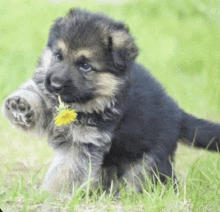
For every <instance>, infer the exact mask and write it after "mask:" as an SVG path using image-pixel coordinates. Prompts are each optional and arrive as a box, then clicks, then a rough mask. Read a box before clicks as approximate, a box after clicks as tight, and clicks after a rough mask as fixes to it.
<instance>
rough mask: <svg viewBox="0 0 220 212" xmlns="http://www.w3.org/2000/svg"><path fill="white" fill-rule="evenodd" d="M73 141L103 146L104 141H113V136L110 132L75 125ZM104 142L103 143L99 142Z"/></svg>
mask: <svg viewBox="0 0 220 212" xmlns="http://www.w3.org/2000/svg"><path fill="white" fill-rule="evenodd" d="M72 133H73V134H72V136H73V141H74V142H77V143H92V144H94V145H96V146H102V145H103V143H102V142H103V141H105V143H108V142H110V141H111V135H110V133H108V132H102V133H101V132H100V131H99V130H98V129H97V128H96V127H90V126H86V125H85V126H83V125H75V126H74V127H73V131H72ZM100 140H102V142H99V141H100Z"/></svg>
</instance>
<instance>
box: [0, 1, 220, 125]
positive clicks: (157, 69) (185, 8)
mask: <svg viewBox="0 0 220 212" xmlns="http://www.w3.org/2000/svg"><path fill="white" fill-rule="evenodd" d="M105 2H106V1H104V0H103V1H101V0H99V1H87V0H86V1H77V0H76V1H60V2H59V3H58V2H53V1H41V0H40V1H37V0H36V1H35V0H32V1H31V0H12V1H5V0H3V1H1V3H0V4H1V7H0V23H1V29H0V36H1V39H0V70H1V72H0V76H1V77H0V89H1V96H0V102H2V100H3V99H4V98H5V97H6V96H7V95H8V94H9V93H10V92H12V91H13V90H14V89H16V88H17V87H18V86H19V85H20V84H21V83H22V82H24V81H25V80H26V79H27V78H29V77H31V76H32V75H33V71H34V68H35V67H36V65H37V61H38V58H39V56H40V54H41V51H42V49H43V47H44V45H45V43H46V41H47V37H48V30H49V28H50V26H51V24H52V23H53V20H55V19H56V18H57V17H59V16H63V15H65V14H66V13H67V11H68V10H69V8H70V7H80V8H87V9H89V10H92V11H98V12H103V13H107V14H108V15H110V16H111V17H113V18H115V19H119V20H121V21H124V22H126V23H127V24H128V25H129V27H130V30H131V33H132V34H133V36H134V37H135V40H136V43H137V45H138V47H139V48H140V54H139V56H138V59H137V61H138V62H140V63H141V64H143V65H144V66H145V67H147V68H148V69H149V70H150V71H151V73H152V74H153V75H154V76H155V77H156V78H157V79H158V80H159V81H160V82H161V83H162V84H163V86H164V88H165V89H166V91H167V92H168V93H169V94H170V95H171V96H173V98H174V99H175V100H176V101H177V102H178V103H179V105H180V106H181V107H182V108H183V109H185V110H186V111H187V112H190V113H193V114H195V115H197V116H200V117H204V118H209V119H214V120H216V121H218V120H219V117H220V98H219V97H220V86H219V76H220V70H219V65H220V39H219V38H220V31H219V29H220V1H219V0H193V1H192V0H182V1H180V0H179V1H177V0H166V1H163V0H157V1H156V0H136V1H122V2H121V3H120V1H117V2H118V3H117V4H116V3H109V2H111V1H107V2H108V3H105ZM113 2H116V1H113Z"/></svg>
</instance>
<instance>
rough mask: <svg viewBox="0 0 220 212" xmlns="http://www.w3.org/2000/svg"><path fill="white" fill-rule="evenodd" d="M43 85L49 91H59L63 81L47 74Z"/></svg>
mask: <svg viewBox="0 0 220 212" xmlns="http://www.w3.org/2000/svg"><path fill="white" fill-rule="evenodd" d="M45 85H46V88H47V89H48V90H49V91H50V92H55V93H60V92H61V91H62V89H63V87H64V82H63V80H61V79H59V78H57V77H51V76H48V77H47V79H46V82H45Z"/></svg>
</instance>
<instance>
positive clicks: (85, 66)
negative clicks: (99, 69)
mask: <svg viewBox="0 0 220 212" xmlns="http://www.w3.org/2000/svg"><path fill="white" fill-rule="evenodd" d="M80 69H81V70H83V71H91V70H92V66H91V65H90V64H89V63H87V62H84V63H82V64H81V65H80Z"/></svg>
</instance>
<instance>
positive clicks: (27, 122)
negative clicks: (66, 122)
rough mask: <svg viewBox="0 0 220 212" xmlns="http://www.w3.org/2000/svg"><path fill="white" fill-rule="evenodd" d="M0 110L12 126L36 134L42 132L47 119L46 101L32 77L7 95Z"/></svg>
mask: <svg viewBox="0 0 220 212" xmlns="http://www.w3.org/2000/svg"><path fill="white" fill-rule="evenodd" d="M2 110H3V113H4V115H5V116H6V117H7V118H8V119H9V121H10V122H11V123H12V124H13V125H14V126H16V127H17V128H19V129H22V130H24V131H27V132H35V133H36V134H38V135H39V133H43V131H44V130H45V127H46V126H47V124H46V122H47V121H49V120H48V118H49V116H48V114H49V113H48V110H47V106H46V103H45V101H44V99H43V97H42V96H41V95H40V91H39V90H38V87H37V85H36V84H35V83H34V81H33V80H32V79H30V80H28V81H27V82H25V83H24V84H23V85H21V87H20V88H19V89H17V90H16V91H15V92H13V93H12V94H11V95H9V96H8V97H7V99H6V100H5V102H4V104H3V108H2Z"/></svg>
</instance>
